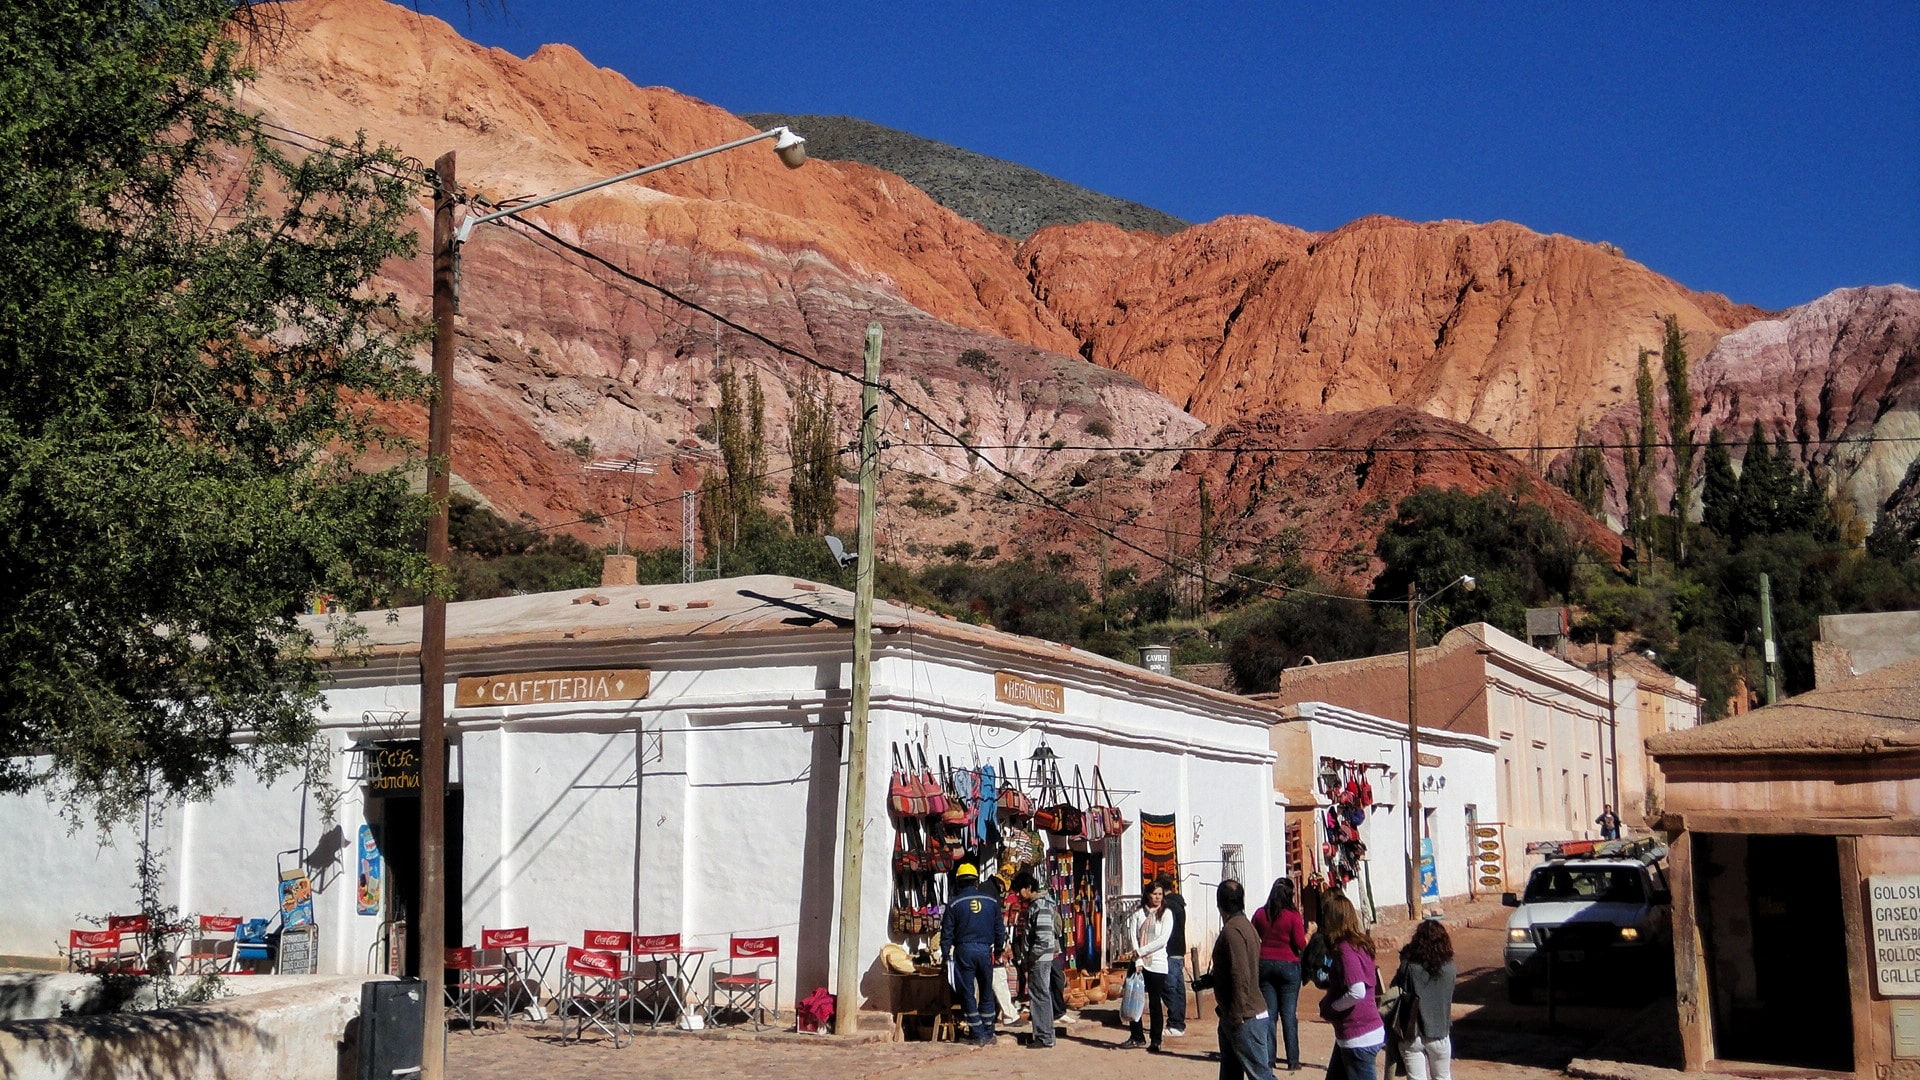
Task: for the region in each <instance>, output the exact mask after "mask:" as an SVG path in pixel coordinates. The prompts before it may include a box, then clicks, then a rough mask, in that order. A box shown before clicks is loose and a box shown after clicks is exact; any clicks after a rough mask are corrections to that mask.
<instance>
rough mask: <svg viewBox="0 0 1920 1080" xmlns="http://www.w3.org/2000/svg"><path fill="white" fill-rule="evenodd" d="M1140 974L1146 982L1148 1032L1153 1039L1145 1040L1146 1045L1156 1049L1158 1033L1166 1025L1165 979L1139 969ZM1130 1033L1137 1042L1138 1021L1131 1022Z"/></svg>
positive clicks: (1138, 1032) (1139, 1035)
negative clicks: (1149, 1024)
mask: <svg viewBox="0 0 1920 1080" xmlns="http://www.w3.org/2000/svg"><path fill="white" fill-rule="evenodd" d="M1140 974H1141V975H1143V976H1145V977H1146V980H1147V1019H1148V1020H1149V1021H1150V1022H1151V1024H1152V1026H1151V1028H1150V1029H1149V1030H1150V1031H1151V1032H1152V1033H1153V1038H1151V1039H1149V1040H1147V1045H1148V1046H1152V1047H1156V1048H1157V1047H1158V1046H1159V1045H1160V1033H1161V1032H1162V1031H1163V1030H1165V1025H1166V1007H1167V977H1166V976H1165V975H1162V974H1160V973H1159V972H1157V971H1148V970H1147V969H1146V968H1141V969H1140ZM1131 1031H1132V1035H1133V1038H1134V1039H1135V1041H1138V1040H1139V1039H1140V1037H1141V1034H1142V1033H1141V1031H1140V1021H1138V1020H1135V1021H1134V1022H1133V1026H1132V1029H1131Z"/></svg>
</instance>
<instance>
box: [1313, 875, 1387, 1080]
mask: <svg viewBox="0 0 1920 1080" xmlns="http://www.w3.org/2000/svg"><path fill="white" fill-rule="evenodd" d="M1320 932H1321V933H1322V934H1324V935H1326V939H1327V945H1328V947H1329V948H1331V949H1332V950H1333V981H1332V982H1330V983H1329V984H1328V985H1327V996H1326V997H1325V998H1324V999H1322V1000H1321V1002H1320V1019H1322V1020H1325V1021H1326V1022H1327V1023H1329V1024H1332V1025H1333V1057H1332V1060H1330V1061H1328V1062H1327V1080H1374V1077H1375V1076H1377V1075H1378V1072H1377V1071H1376V1069H1375V1062H1376V1059H1377V1058H1378V1056H1379V1053H1380V1048H1381V1047H1382V1046H1385V1045H1386V1042H1387V1026H1386V1025H1385V1024H1384V1023H1382V1022H1381V1020H1380V1001H1379V987H1380V969H1379V968H1378V967H1376V966H1374V962H1373V938H1372V937H1371V936H1369V935H1368V934H1367V928H1366V926H1365V925H1364V924H1363V923H1361V921H1360V913H1359V912H1358V911H1356V910H1354V907H1353V901H1351V900H1348V899H1347V898H1346V896H1345V895H1344V894H1341V893H1337V892H1330V893H1328V894H1327V896H1326V897H1325V898H1324V899H1323V900H1321V901H1320Z"/></svg>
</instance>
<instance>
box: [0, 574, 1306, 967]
mask: <svg viewBox="0 0 1920 1080" xmlns="http://www.w3.org/2000/svg"><path fill="white" fill-rule="evenodd" d="M851 616H852V596H851V594H849V593H847V592H846V591H844V590H840V589H837V588H833V587H831V586H824V585H817V584H813V583H809V582H796V581H794V580H792V579H790V578H786V577H750V578H736V579H723V580H719V581H708V582H700V583H695V584H690V585H656V586H620V587H608V586H602V587H599V588H595V589H588V590H573V591H569V592H558V593H544V594H537V595H530V596H515V597H502V598H498V599H491V600H480V601H471V602H463V603H455V604H450V605H449V606H448V615H447V618H448V650H447V655H448V682H447V685H446V686H445V688H444V693H445V695H446V702H447V717H448V721H447V727H448V732H449V743H450V746H449V754H448V763H449V764H448V768H449V787H450V792H449V797H448V806H447V828H448V890H447V924H448V938H449V943H450V944H472V943H474V942H475V941H476V940H477V939H478V937H479V933H480V930H481V929H482V928H485V927H514V926H528V927H530V928H531V930H532V934H533V936H534V937H536V938H553V939H561V940H565V941H567V942H569V943H572V944H578V943H579V941H580V937H581V935H582V934H583V932H584V931H586V930H589V929H609V930H635V931H639V932H642V933H681V934H683V935H684V936H685V937H686V938H687V939H688V941H689V942H690V943H692V944H699V945H710V946H715V947H718V948H721V949H723V950H724V948H725V946H726V945H727V939H728V935H729V934H735V933H737V934H750V935H775V936H778V937H779V938H780V939H781V943H782V959H781V967H780V987H779V998H780V1000H781V1001H783V1002H791V1001H792V1000H794V997H795V995H796V993H797V994H798V995H800V996H804V995H805V994H806V993H808V992H809V991H811V990H812V989H813V988H815V987H818V986H822V985H827V986H831V985H833V981H834V980H833V978H832V977H831V971H830V968H831V966H832V963H833V958H834V957H835V955H836V949H837V942H836V935H837V925H838V922H837V915H838V912H839V894H838V888H839V879H840V871H839V867H840V857H841V850H842V835H843V815H842V807H843V803H844V785H845V778H846V775H847V758H848V748H847V745H846V732H847V712H848V707H849V700H850V693H849V690H850V686H851V683H850V670H851V654H852V642H851V632H850V630H851V625H852V623H851ZM360 619H361V622H362V623H363V624H364V626H365V628H366V631H367V640H366V643H367V645H368V646H369V647H370V649H371V652H370V654H369V655H366V656H365V657H363V658H361V659H358V660H356V661H354V662H352V663H341V664H339V665H337V666H336V667H335V668H334V669H333V670H332V671H331V673H330V680H329V684H328V686H327V687H326V689H325V702H326V709H327V711H326V713H325V715H324V716H323V717H322V718H321V728H322V736H323V739H324V742H325V745H326V748H327V752H328V754H330V761H329V763H328V765H329V767H328V768H326V769H323V771H324V772H328V773H330V778H331V783H330V785H329V786H327V787H326V788H325V789H324V790H323V789H322V788H318V787H316V788H306V787H303V786H301V785H299V784H297V783H294V782H291V781H282V782H279V783H276V784H274V785H265V784H261V783H259V782H257V781H256V780H253V779H250V778H247V777H241V778H238V779H237V781H236V782H235V783H234V784H233V785H232V786H230V787H228V788H226V789H223V790H222V791H221V792H220V793H219V794H217V795H216V796H215V797H214V798H213V799H211V800H210V801H208V802H206V803H199V804H190V805H186V806H181V807H170V808H166V809H165V812H164V813H163V814H160V815H158V816H157V817H156V819H155V820H154V821H153V822H151V823H150V824H151V826H152V830H153V831H152V833H151V841H152V845H153V849H154V850H155V851H157V852H160V853H162V862H163V865H164V866H165V868H166V887H167V890H168V893H167V895H166V897H165V901H166V902H168V903H172V904H176V905H178V907H179V909H180V910H181V911H182V912H183V913H189V914H230V915H239V916H249V917H251V916H266V915H269V914H271V913H273V912H274V911H275V910H276V909H277V907H278V894H277V887H278V871H279V870H280V869H281V868H284V867H291V866H304V867H305V868H306V869H307V870H308V871H309V873H310V875H311V880H312V884H313V888H314V905H313V910H314V920H315V923H316V924H317V926H318V937H319V940H318V953H319V959H318V964H317V968H318V970H319V972H321V973H333V974H355V973H361V972H369V971H382V970H387V964H388V957H389V956H390V955H392V953H393V950H394V944H393V942H394V940H395V939H394V937H393V935H394V931H395V929H396V928H397V927H402V926H404V925H406V923H407V921H408V916H409V912H410V911H412V910H416V905H417V904H418V889H417V885H416V884H414V881H415V879H416V877H417V866H418V844H419V826H418V816H419V805H418V804H419V799H418V797H417V787H411V788H410V786H409V783H410V780H411V779H412V778H411V777H410V776H409V774H408V772H407V767H408V766H407V760H406V759H407V757H408V755H407V753H406V748H407V747H408V746H409V745H410V744H411V745H413V746H415V747H417V740H418V737H419V736H418V727H417V724H418V708H419V695H420V690H419V664H418V650H419V639H420V626H421V622H420V611H419V609H417V608H409V609H402V610H401V611H399V612H398V613H397V617H396V618H394V619H391V620H389V619H388V618H387V617H386V614H385V613H383V612H373V613H366V614H364V615H362V616H360ZM312 626H313V628H314V629H315V631H316V632H317V633H318V632H320V631H321V629H322V624H321V623H320V622H319V621H315V622H314V623H313V624H312ZM875 627H876V631H875V639H874V652H873V696H872V709H871V713H870V729H869V744H868V756H867V762H868V768H867V774H866V777H867V779H866V792H865V793H866V806H867V817H866V822H865V828H864V832H863V845H864V846H863V852H864V867H865V870H864V877H863V879H862V884H861V889H862V896H861V905H862V911H863V916H862V919H861V924H860V925H861V941H860V946H859V955H860V957H861V962H862V964H863V970H866V968H865V965H870V964H871V963H872V962H873V961H874V958H875V957H876V956H877V955H878V953H879V950H880V948H881V946H882V945H884V944H886V943H887V942H888V941H889V940H890V937H892V936H893V935H890V933H889V917H888V913H889V907H890V905H891V904H892V902H893V900H894V898H895V897H894V890H893V882H892V878H891V873H892V858H891V854H892V851H891V848H892V843H893V835H894V834H893V831H892V830H891V828H890V827H889V818H888V809H887V793H888V782H889V779H890V772H889V765H890V761H889V751H890V748H892V747H894V746H903V745H905V744H907V743H913V744H915V745H916V746H917V747H924V750H925V752H926V754H927V755H928V756H929V757H930V758H932V759H934V760H935V761H937V760H938V759H939V758H941V757H945V758H947V759H948V760H950V761H953V762H956V763H959V764H961V765H963V766H966V767H976V766H981V765H985V764H989V763H990V764H993V765H996V766H1000V765H1001V764H1002V763H1003V762H1004V763H1007V764H1009V765H1011V764H1013V763H1016V762H1017V763H1020V764H1021V765H1024V764H1025V763H1026V761H1027V759H1028V757H1029V755H1031V754H1032V753H1033V752H1034V751H1035V750H1036V749H1037V748H1038V747H1039V746H1040V744H1041V742H1042V741H1043V740H1044V742H1045V743H1046V744H1047V746H1048V748H1049V749H1050V750H1051V751H1052V752H1053V753H1054V754H1056V755H1057V756H1058V759H1059V761H1060V763H1061V765H1062V767H1063V770H1064V771H1065V773H1066V775H1067V777H1068V779H1069V780H1071V778H1072V773H1073V766H1075V765H1077V766H1079V768H1080V769H1081V771H1082V772H1083V773H1084V774H1090V773H1091V770H1092V768H1093V767H1094V766H1095V765H1096V764H1098V765H1099V766H1100V768H1101V773H1102V776H1103V777H1104V778H1105V780H1106V783H1107V786H1108V788H1109V789H1110V791H1111V793H1112V795H1113V797H1114V801H1115V803H1116V804H1117V805H1119V806H1120V808H1121V809H1122V811H1123V813H1124V814H1125V815H1126V817H1127V818H1128V819H1129V820H1130V821H1132V822H1134V823H1136V824H1135V825H1134V826H1133V827H1131V828H1129V829H1128V830H1127V831H1126V832H1125V833H1124V834H1123V835H1122V836H1120V837H1118V838H1116V839H1113V840H1110V841H1107V842H1106V844H1104V845H1102V853H1103V854H1105V855H1107V856H1108V858H1109V861H1110V865H1112V866H1113V867H1114V872H1113V874H1112V875H1111V883H1112V888H1113V889H1115V890H1118V891H1120V892H1124V893H1135V892H1137V891H1138V879H1139V867H1140V865H1141V851H1140V845H1141V829H1140V828H1139V827H1138V825H1137V822H1138V821H1139V819H1140V815H1141V814H1142V813H1143V812H1145V813H1151V814H1163V815H1164V814H1170V815H1173V816H1174V819H1175V820H1176V821H1177V823H1178V826H1177V837H1176V839H1177V847H1178V854H1179V857H1180V866H1181V872H1182V877H1183V884H1184V886H1185V887H1186V888H1187V889H1190V890H1192V891H1195V892H1196V893H1199V892H1201V891H1202V890H1203V888H1206V887H1210V886H1211V884H1212V882H1214V881H1216V880H1218V878H1219V875H1220V873H1221V872H1222V869H1223V864H1224V863H1225V862H1227V861H1228V860H1229V859H1231V860H1232V861H1233V863H1234V865H1235V868H1236V870H1237V872H1239V873H1241V874H1243V875H1244V876H1245V877H1247V878H1248V879H1249V881H1250V882H1259V883H1261V884H1262V886H1264V883H1265V882H1266V881H1267V880H1270V879H1271V876H1272V875H1273V873H1274V865H1275V853H1276V851H1277V841H1276V839H1275V835H1274V830H1275V828H1276V827H1278V826H1279V825H1280V822H1279V821H1278V815H1277V813H1276V812H1275V809H1274V806H1273V796H1272V784H1271V776H1272V769H1273V761H1274V752H1273V750H1272V748H1271V747H1270V745H1269V739H1268V728H1269V726H1270V724H1271V722H1272V721H1273V720H1274V719H1276V716H1275V714H1274V713H1273V712H1272V710H1270V709H1269V708H1267V707H1265V706H1262V705H1260V704H1258V703H1255V702H1252V701H1249V700H1247V699H1245V698H1241V697H1235V696H1233V695H1229V694H1224V693H1220V692H1217V691H1212V690H1207V689H1204V688H1201V687H1197V686H1193V685H1191V684H1188V683H1184V682H1181V681H1179V680H1176V679H1173V678H1169V677H1166V676H1162V675H1156V674H1154V673H1152V672H1149V671H1145V670H1143V669H1141V668H1138V667H1134V666H1132V665H1130V664H1124V663H1121V662H1119V661H1115V660H1110V659H1107V658H1105V657H1101V656H1096V655H1094V654H1091V653H1087V652H1084V651H1081V650H1076V649H1070V648H1066V647H1062V646H1058V645H1054V644H1051V643H1048V642H1044V641H1038V640H1035V639H1031V638H1022V637H1017V636H1015V635H1011V634H1005V633H1000V632H997V631H994V630H991V629H988V628H984V627H976V626H969V625H965V624H962V623H958V622H954V621H952V620H949V619H944V618H940V617H938V616H934V615H931V614H928V613H925V612H919V611H914V610H910V609H907V608H903V607H900V606H897V605H893V604H888V603H884V602H883V603H880V604H877V605H876V609H875ZM1005 771H1006V769H1005V768H1002V769H1001V774H1002V775H1004V774H1005ZM410 795H411V796H412V797H409V796H410ZM363 827H365V829H366V833H367V834H368V835H369V836H371V837H372V839H373V841H374V846H375V847H376V849H377V850H378V852H379V853H380V855H381V856H382V869H383V871H384V872H383V873H382V875H381V881H380V885H379V886H378V887H376V888H374V889H373V890H372V892H371V895H369V893H368V890H366V889H363V888H362V887H361V886H362V884H363V878H362V875H361V873H360V867H359V866H358V865H357V858H358V854H359V848H360V844H361V842H362V839H361V838H362V828H363ZM138 840H139V837H138V835H137V834H136V833H135V832H133V831H131V830H128V831H124V832H121V833H118V834H115V835H114V836H112V837H109V838H108V839H107V841H106V843H105V844H104V845H103V844H100V843H98V842H96V839H95V838H94V837H93V836H91V835H82V836H69V835H68V832H67V828H66V824H65V822H63V821H62V820H61V819H60V818H59V816H58V814H57V812H56V811H55V809H54V808H53V807H51V806H49V805H48V804H47V802H46V801H45V800H43V799H41V798H39V797H38V796H8V797H4V798H0V865H5V866H13V867H34V868H35V885H34V887H33V888H30V889H29V888H18V889H6V890H0V953H4V954H11V955H24V956H40V957H51V956H53V955H54V954H55V950H56V948H57V947H58V946H62V945H64V943H65V942H66V936H67V932H68V930H69V929H70V928H74V927H75V926H76V925H78V924H76V923H75V918H76V913H85V914H92V915H96V916H105V915H108V914H114V913H121V912H125V911H128V910H130V909H131V910H137V898H136V894H135V892H134V888H133V879H134V872H133V866H134V858H135V856H136V854H137V851H138ZM1194 911H1195V913H1196V920H1195V927H1194V932H1195V935H1196V940H1203V939H1204V936H1205V934H1206V932H1207V926H1206V925H1205V923H1206V921H1207V919H1208V918H1210V917H1211V915H1212V906H1211V905H1210V904H1196V905H1194ZM400 937H401V938H404V933H401V934H400ZM556 977H557V975H556ZM866 978H867V983H866V984H865V985H863V989H865V990H866V991H867V992H868V993H869V995H870V996H871V995H873V994H874V993H876V992H877V990H876V988H877V987H878V986H880V985H882V984H883V980H880V979H879V978H878V976H877V975H874V974H873V973H872V972H870V971H869V972H868V974H867V976H866Z"/></svg>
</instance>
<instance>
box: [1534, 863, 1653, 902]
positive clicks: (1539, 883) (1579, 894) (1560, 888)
mask: <svg viewBox="0 0 1920 1080" xmlns="http://www.w3.org/2000/svg"><path fill="white" fill-rule="evenodd" d="M1645 899H1646V891H1645V890H1644V889H1642V888H1641V886H1640V875H1639V874H1638V873H1636V872H1634V871H1633V870H1630V869H1626V868H1624V867H1607V866H1582V867H1570V866H1543V867H1540V868H1539V869H1537V870H1535V871H1534V872H1533V876H1532V877H1531V878H1528V879H1527V895H1526V902H1527V903H1529V904H1533V903H1539V902H1541V901H1552V900H1606V901H1613V902H1615V903H1624V904H1638V903H1641V902H1643V901H1645Z"/></svg>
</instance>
